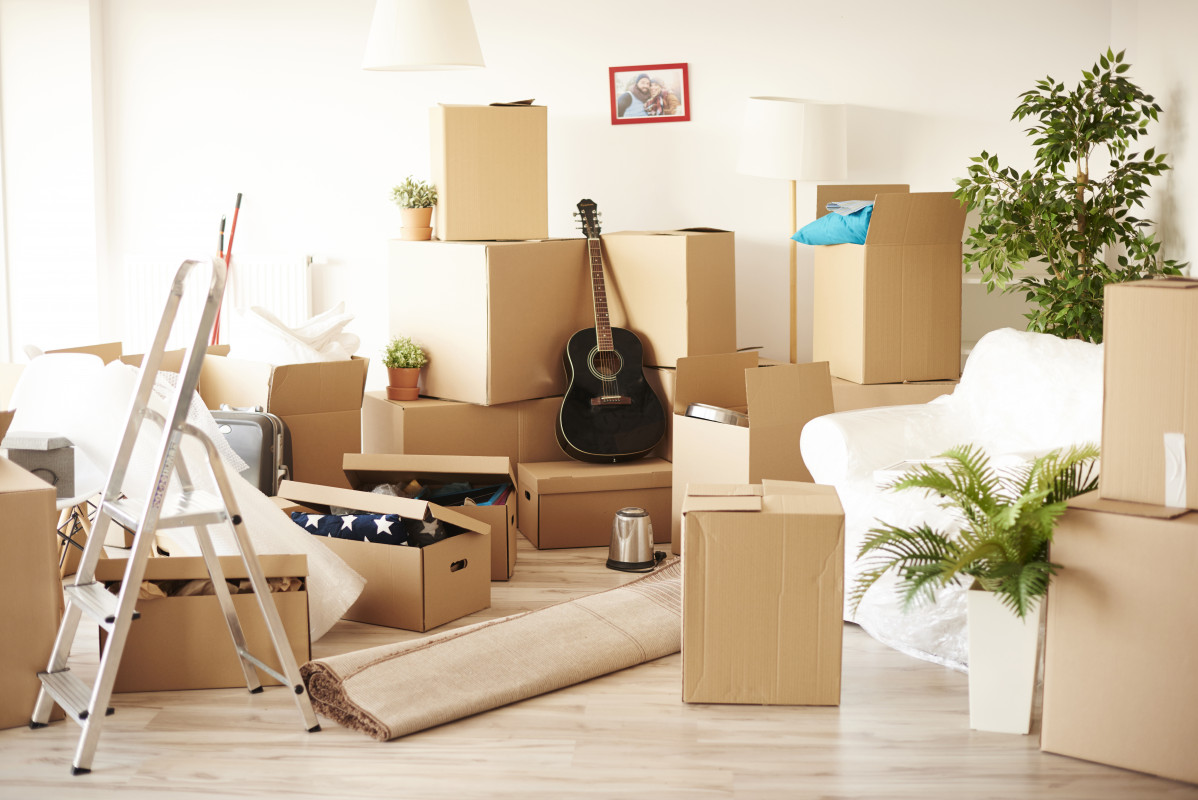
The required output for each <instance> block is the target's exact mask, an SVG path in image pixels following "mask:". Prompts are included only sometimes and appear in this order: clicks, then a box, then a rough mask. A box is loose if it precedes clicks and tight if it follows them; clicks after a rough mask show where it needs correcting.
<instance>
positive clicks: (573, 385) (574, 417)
mask: <svg viewBox="0 0 1198 800" xmlns="http://www.w3.org/2000/svg"><path fill="white" fill-rule="evenodd" d="M575 216H577V217H578V219H579V220H580V221H581V223H582V224H581V228H582V231H583V233H585V234H586V237H587V250H588V252H589V254H590V261H591V292H592V295H593V298H594V301H595V327H594V328H583V329H582V330H580V331H578V332H577V333H575V334H574V335H573V336H571V337H570V341H569V342H567V343H566V353H565V358H564V362H565V367H566V378H567V380H568V381H569V387H568V388H567V389H566V395H565V397H563V398H562V407H561V410H560V411H559V412H558V415H557V442H558V444H559V445H561V448H562V450H563V451H564V452H565V453H566V455H568V456H570V457H571V458H574V459H577V460H579V461H591V462H595V463H613V462H617V461H631V460H632V459H636V458H641V457H642V456H644V455H645V454H647V453H648V452H649V451H650V450H652V449H653V448H654V447H656V446H657V443H658V442H660V441H661V438H662V436H664V435H665V432H666V415H665V408H664V407H663V406H662V403H661V400H660V399H659V398H658V396H657V394H656V393H655V392H654V391H653V388H652V387H651V386H649V384H648V383H647V382H646V381H645V373H644V369H643V364H642V361H643V359H644V349H643V348H642V347H641V341H640V339H638V338H637V336H636V334H635V333H633V332H632V331H628V330H625V329H624V328H613V327H612V326H611V321H610V319H609V318H608V311H607V291H606V289H605V288H604V285H603V245H602V242H601V241H600V239H599V213H598V207H597V206H596V205H595V203H594V201H591V200H580V201H579V203H578V213H577V214H576V215H575Z"/></svg>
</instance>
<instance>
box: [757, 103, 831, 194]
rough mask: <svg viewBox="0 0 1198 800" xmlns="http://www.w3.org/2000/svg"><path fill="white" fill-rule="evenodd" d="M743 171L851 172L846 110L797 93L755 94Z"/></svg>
mask: <svg viewBox="0 0 1198 800" xmlns="http://www.w3.org/2000/svg"><path fill="white" fill-rule="evenodd" d="M740 142H741V147H740V161H739V163H738V164H737V172H740V173H742V174H746V175H759V176H762V177H765V178H787V179H789V180H799V181H842V180H844V179H845V176H846V175H847V174H848V161H847V158H846V153H845V150H846V146H845V109H844V106H843V105H838V104H833V103H814V102H810V101H807V100H796V99H795V98H792V97H750V98H749V99H748V102H747V103H746V104H745V117H744V132H743V134H742V135H741V140H740Z"/></svg>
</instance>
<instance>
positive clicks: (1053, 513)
mask: <svg viewBox="0 0 1198 800" xmlns="http://www.w3.org/2000/svg"><path fill="white" fill-rule="evenodd" d="M1097 458H1098V447H1097V446H1096V445H1093V444H1085V445H1078V446H1074V447H1070V448H1068V449H1060V450H1054V451H1053V452H1051V453H1048V454H1046V455H1043V456H1040V457H1039V458H1037V459H1035V460H1034V461H1032V462H1031V463H1030V464H1026V465H1024V466H1023V467H1021V468H1017V469H1011V470H1003V471H999V470H996V469H995V468H994V467H992V466H991V464H990V459H989V457H988V456H987V455H986V453H985V451H984V450H982V448H980V447H977V446H974V445H961V446H958V447H955V448H952V449H951V450H949V451H947V452H946V453H944V454H943V455H942V456H940V458H939V459H937V463H932V464H922V465H919V466H918V467H916V468H915V469H913V470H912V471H910V472H908V473H907V474H906V475H904V476H903V477H901V478H899V479H898V480H896V481H893V482H892V483H891V484H889V485H888V487H887V488H889V489H892V490H896V491H899V490H905V489H922V490H924V491H925V492H927V493H928V494H929V495H937V496H939V497H941V498H942V502H941V503H940V505H941V507H942V508H945V509H947V510H948V511H949V512H950V513H951V514H952V515H953V516H954V517H955V518H956V519H957V521H958V522H959V523H960V532H959V533H957V534H955V535H954V534H950V533H949V532H946V531H937V530H933V529H932V528H931V527H930V526H929V525H927V524H924V525H919V526H915V527H912V528H899V527H896V526H894V525H890V524H887V523H885V522H881V523H880V527H877V528H873V529H871V530H870V532H869V534H867V536H866V538H865V541H864V543H863V544H862V545H861V549H860V551H859V552H858V555H857V557H858V558H859V559H862V560H863V566H864V567H865V569H864V570H863V572H862V573H861V575H860V576H859V578H858V580H857V582H856V583H855V585H854V586H853V589H852V591H851V593H850V595H849V600H850V603H851V607H852V609H853V611H856V609H857V606H858V605H859V604H860V602H861V598H862V597H863V596H864V595H865V593H866V592H867V591H868V590H869V588H870V587H871V586H873V585H874V584H875V583H876V582H877V581H878V579H879V578H881V577H882V576H883V575H884V574H885V573H887V572H890V571H893V573H894V574H895V577H896V578H897V590H898V591H899V592H900V593H901V595H902V599H903V606H904V608H906V607H910V605H911V604H913V603H915V602H917V601H919V600H921V599H925V598H926V599H928V600H935V596H936V590H937V589H938V588H940V587H943V586H945V585H947V584H949V583H952V582H958V581H962V580H970V581H972V587H971V591H970V592H969V593H968V597H967V609H966V614H967V620H968V626H969V724H970V727H971V728H974V729H977V730H988V731H1000V732H1006V733H1027V732H1028V730H1030V727H1031V710H1032V699H1033V690H1034V688H1035V676H1036V666H1037V664H1038V662H1039V631H1040V624H1039V623H1040V618H1041V615H1042V610H1043V604H1042V603H1041V600H1042V598H1043V597H1044V595H1045V594H1046V593H1047V591H1048V584H1049V581H1051V580H1052V576H1053V575H1054V574H1056V572H1057V571H1058V570H1059V569H1061V567H1060V565H1059V564H1053V563H1052V562H1050V561H1049V560H1048V545H1049V542H1051V541H1052V532H1053V529H1054V528H1055V527H1056V523H1057V519H1058V518H1059V517H1060V516H1061V514H1062V513H1063V512H1064V510H1065V502H1066V501H1067V500H1068V499H1069V498H1070V497H1074V496H1075V495H1078V494H1082V493H1085V492H1088V491H1092V490H1093V489H1094V488H1095V487H1096V486H1097V485H1098V477H1097V464H1096V461H1097Z"/></svg>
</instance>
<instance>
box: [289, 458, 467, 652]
mask: <svg viewBox="0 0 1198 800" xmlns="http://www.w3.org/2000/svg"><path fill="white" fill-rule="evenodd" d="M347 482H348V479H347ZM276 504H277V505H278V506H279V507H280V508H282V509H283V510H284V511H287V512H290V511H315V512H317V513H326V514H327V513H328V510H329V506H342V507H345V508H352V509H355V510H361V511H366V512H368V513H372V514H398V515H400V516H401V517H405V518H407V519H422V520H423V519H430V518H433V519H438V520H441V521H442V522H445V523H448V524H450V525H456V526H457V527H459V528H464V529H465V531H464V532H463V533H459V534H458V535H456V536H451V537H449V538H447V539H445V540H443V541H440V542H437V543H436V544H433V545H429V546H428V547H406V546H401V545H389V544H375V543H373V542H355V541H350V540H346V539H332V538H326V537H321V539H320V541H321V543H322V544H324V545H325V546H327V547H328V548H329V549H330V550H332V551H333V552H334V553H336V554H337V555H338V556H340V557H341V558H342V559H343V560H344V561H345V562H346V563H347V564H349V566H350V567H351V568H352V569H354V570H355V571H357V572H358V573H359V574H360V575H362V577H364V578H365V579H366V588H365V589H364V590H363V591H362V594H361V596H360V597H359V598H358V599H357V601H355V602H354V604H353V605H352V606H350V607H349V610H347V611H346V612H345V614H344V615H343V616H344V618H345V619H349V620H354V621H356V622H368V623H370V624H372V625H385V626H387V627H389V628H402V629H404V630H409V631H426V630H429V629H430V628H435V627H437V626H438V625H443V624H445V623H446V622H451V621H453V620H455V619H458V618H460V617H464V616H466V615H467V614H473V613H474V612H475V611H481V610H483V609H484V608H487V607H488V606H490V605H491V538H490V536H491V527H490V526H489V525H487V524H486V523H485V522H480V521H479V520H477V519H473V518H472V517H468V516H466V515H465V514H461V513H459V512H457V511H454V510H452V509H448V508H444V507H442V506H438V505H437V504H435V503H429V502H426V501H423V500H412V499H409V498H406V497H389V496H387V495H382V494H372V493H370V492H358V491H353V490H351V489H341V488H337V487H333V486H320V485H316V484H311V483H297V482H295V481H283V482H282V484H281V485H280V486H279V497H278V498H276Z"/></svg>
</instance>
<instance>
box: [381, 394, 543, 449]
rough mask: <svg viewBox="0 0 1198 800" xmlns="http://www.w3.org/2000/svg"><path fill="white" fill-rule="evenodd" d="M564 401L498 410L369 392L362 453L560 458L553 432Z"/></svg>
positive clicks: (509, 405) (521, 404)
mask: <svg viewBox="0 0 1198 800" xmlns="http://www.w3.org/2000/svg"><path fill="white" fill-rule="evenodd" d="M561 406H562V398H561V397H542V398H539V399H537V400H521V401H520V402H518V403H503V404H501V405H497V406H480V405H475V404H474V403H459V402H457V401H456V400H437V399H435V398H431V397H422V398H420V399H419V400H388V399H387V395H386V392H367V393H366V399H365V400H364V401H363V403H362V452H364V453H415V454H424V455H458V456H502V457H504V458H507V459H508V460H509V461H511V463H513V464H519V463H521V462H524V461H554V460H557V459H559V458H561V457H562V449H561V448H560V447H559V446H558V444H557V436H556V435H555V433H554V430H555V425H556V424H557V412H558V411H559V410H560V409H561Z"/></svg>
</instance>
